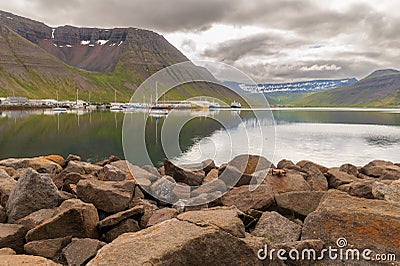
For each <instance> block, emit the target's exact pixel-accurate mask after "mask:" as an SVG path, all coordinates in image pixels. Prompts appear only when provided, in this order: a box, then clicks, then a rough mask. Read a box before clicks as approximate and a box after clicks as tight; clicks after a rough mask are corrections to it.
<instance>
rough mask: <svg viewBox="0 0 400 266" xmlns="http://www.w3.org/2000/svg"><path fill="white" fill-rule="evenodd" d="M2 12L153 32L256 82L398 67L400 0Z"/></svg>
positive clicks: (20, 7)
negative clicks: (143, 29)
mask: <svg viewBox="0 0 400 266" xmlns="http://www.w3.org/2000/svg"><path fill="white" fill-rule="evenodd" d="M0 9H2V10H5V11H10V12H12V13H15V14H17V15H22V16H27V17H30V18H32V19H35V20H39V21H43V22H45V23H46V24H48V25H51V26H59V25H66V24H68V25H74V26H96V27H106V28H112V27H120V26H124V27H126V26H132V27H138V28H145V29H151V30H154V31H157V32H159V33H161V34H163V35H164V36H165V37H166V38H167V39H168V40H169V41H170V42H171V43H172V44H173V45H175V46H176V47H177V48H178V49H180V50H181V51H182V52H183V53H184V54H185V55H186V56H188V57H189V58H190V59H192V60H197V59H207V60H216V61H223V62H224V63H227V64H231V65H233V66H235V67H237V68H239V69H240V70H242V71H244V72H245V73H247V74H249V75H250V76H251V77H253V78H254V79H255V80H256V81H257V82H280V81H296V80H306V79H316V78H344V77H357V78H362V77H363V76H365V75H367V74H369V73H370V72H372V71H373V70H375V69H380V68H398V69H399V68H400V16H399V15H398V12H399V10H400V1H398V0H380V1H376V0H330V1H319V0H275V1H272V0H271V1H269V0H251V1H244V0H201V1H198V0H197V1H192V0H12V1H10V0H7V1H6V0H2V1H1V2H0Z"/></svg>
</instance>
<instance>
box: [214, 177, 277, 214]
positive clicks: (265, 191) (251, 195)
mask: <svg viewBox="0 0 400 266" xmlns="http://www.w3.org/2000/svg"><path fill="white" fill-rule="evenodd" d="M222 203H223V205H225V206H233V205H234V206H236V207H237V208H238V209H239V210H241V211H242V212H244V213H248V212H249V210H251V209H254V210H260V211H266V210H267V209H268V208H269V207H271V206H272V205H274V203H275V200H274V194H273V192H272V189H271V188H270V187H269V186H267V185H263V184H261V185H260V186H258V187H257V189H256V190H254V191H250V190H249V187H246V186H242V187H237V188H233V189H232V190H231V191H229V192H228V193H226V194H225V195H224V196H223V197H222Z"/></svg>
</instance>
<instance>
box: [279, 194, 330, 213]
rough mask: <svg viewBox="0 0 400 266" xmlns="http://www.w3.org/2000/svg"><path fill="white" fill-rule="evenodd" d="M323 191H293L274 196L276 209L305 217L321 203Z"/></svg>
mask: <svg viewBox="0 0 400 266" xmlns="http://www.w3.org/2000/svg"><path fill="white" fill-rule="evenodd" d="M324 194H325V192H323V191H295V192H287V193H282V194H277V195H275V201H276V205H277V206H278V208H280V209H283V210H285V211H289V212H293V213H296V214H299V215H301V216H307V215H309V214H310V213H312V212H313V211H315V210H316V209H317V207H318V205H319V203H320V201H321V198H322V196H324Z"/></svg>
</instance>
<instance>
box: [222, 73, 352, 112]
mask: <svg viewBox="0 0 400 266" xmlns="http://www.w3.org/2000/svg"><path fill="white" fill-rule="evenodd" d="M356 82H357V79H355V78H347V79H336V80H309V81H300V82H289V83H274V84H272V83H265V84H244V83H238V82H232V81H226V82H224V84H225V85H226V86H228V87H230V88H232V89H233V90H235V91H237V92H248V93H264V95H265V97H266V98H267V99H268V101H269V103H270V104H273V105H275V104H290V103H291V102H292V101H295V100H297V99H299V98H302V97H304V96H305V95H308V94H310V93H313V92H318V91H324V90H329V89H333V88H337V87H341V86H347V85H350V84H353V83H356Z"/></svg>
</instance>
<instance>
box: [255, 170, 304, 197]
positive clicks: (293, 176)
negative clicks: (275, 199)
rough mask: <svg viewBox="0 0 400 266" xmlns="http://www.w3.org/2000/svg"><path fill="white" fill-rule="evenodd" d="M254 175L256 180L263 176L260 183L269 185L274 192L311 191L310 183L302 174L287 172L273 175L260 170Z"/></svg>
mask: <svg viewBox="0 0 400 266" xmlns="http://www.w3.org/2000/svg"><path fill="white" fill-rule="evenodd" d="M254 175H255V176H256V178H257V180H259V179H260V178H261V179H262V178H265V179H264V180H263V181H262V183H263V184H265V185H267V186H269V187H271V189H272V191H273V193H274V194H280V193H285V192H291V191H311V187H310V185H309V184H308V183H307V181H306V180H305V179H304V178H303V176H302V175H300V174H298V173H294V172H288V173H286V175H285V176H275V175H272V174H270V173H268V174H267V173H266V172H262V171H261V172H257V173H255V174H254Z"/></svg>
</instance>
